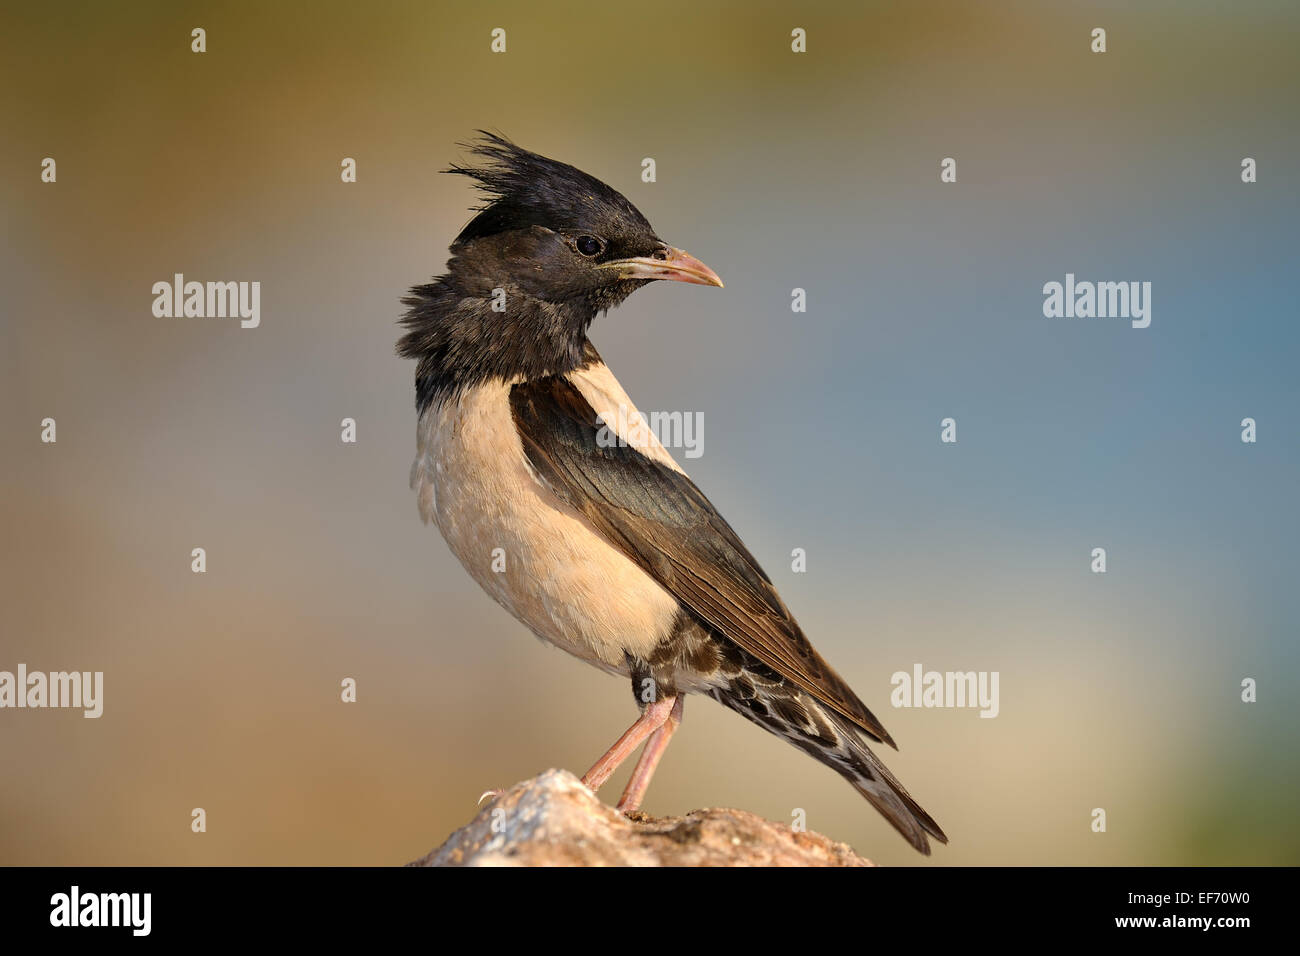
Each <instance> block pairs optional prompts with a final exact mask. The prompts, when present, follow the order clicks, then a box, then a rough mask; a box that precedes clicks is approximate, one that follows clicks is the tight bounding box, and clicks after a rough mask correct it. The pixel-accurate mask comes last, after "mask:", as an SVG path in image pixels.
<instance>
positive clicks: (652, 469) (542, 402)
mask: <svg viewBox="0 0 1300 956" xmlns="http://www.w3.org/2000/svg"><path fill="white" fill-rule="evenodd" d="M510 406H511V411H512V414H513V416H514V422H515V426H516V428H517V429H518V431H519V436H520V440H521V441H522V443H523V448H524V453H525V454H526V455H527V456H528V460H529V462H530V463H531V464H532V466H533V468H534V469H536V471H537V473H538V474H539V475H540V476H541V477H542V479H543V480H544V481H545V482H546V483H547V484H548V485H549V486H550V488H551V489H552V490H553V491H554V492H555V494H557V495H558V496H559V497H560V498H561V499H562V500H564V501H565V502H567V503H568V504H570V505H571V506H572V507H573V508H575V509H576V510H577V511H578V512H580V513H581V514H582V515H584V516H585V517H586V518H587V519H588V520H589V521H591V523H592V524H593V525H595V527H596V529H597V530H598V531H599V532H600V533H601V534H602V535H604V536H605V537H606V538H607V539H608V540H609V541H610V542H611V543H612V544H613V545H615V546H616V547H617V548H618V549H619V550H620V551H622V552H623V553H624V554H626V555H627V556H628V557H629V558H630V559H631V560H633V561H634V562H636V563H637V564H638V565H639V566H640V567H642V568H643V569H644V570H645V571H646V572H647V573H648V574H650V575H651V576H652V577H653V578H654V579H655V580H656V581H658V582H659V583H660V584H661V585H662V586H663V587H664V588H665V589H666V590H667V591H668V592H669V593H670V594H672V595H673V596H674V597H676V598H677V600H678V601H680V602H681V603H682V604H683V605H684V606H685V607H686V608H687V609H688V610H689V611H690V612H692V613H693V614H694V615H695V616H696V617H698V618H699V619H700V620H701V621H703V622H704V623H705V624H707V625H708V626H709V627H711V628H713V629H714V630H715V631H717V632H718V633H720V634H721V635H722V636H723V637H725V638H726V639H727V640H730V641H732V642H733V643H735V644H736V645H738V646H739V647H741V648H742V649H744V650H745V651H747V652H748V653H750V654H752V655H753V656H754V657H756V658H758V659H759V660H760V661H762V662H763V663H764V664H766V665H767V666H768V667H770V668H772V669H773V670H775V671H776V672H777V673H779V674H780V675H781V676H783V677H785V678H786V679H788V680H790V681H792V682H794V683H795V684H797V685H798V686H800V687H802V688H803V689H804V690H806V691H807V692H808V693H810V694H812V695H813V696H814V697H816V698H817V699H818V700H820V701H821V702H822V703H824V704H826V705H827V706H828V707H831V708H832V709H834V710H836V711H838V712H839V713H840V714H842V715H843V716H845V717H847V718H848V719H849V720H851V721H853V723H854V724H856V725H857V726H858V727H860V728H861V729H862V731H863V732H865V733H866V734H868V735H869V736H870V737H872V738H873V739H875V740H879V741H882V742H884V743H887V744H889V745H890V746H891V747H892V746H894V742H893V740H891V739H890V737H889V734H888V733H887V732H886V731H885V728H884V727H882V726H881V724H880V721H878V720H877V719H876V718H875V717H874V716H873V715H872V713H871V711H869V710H868V709H867V708H866V705H865V704H863V703H862V701H861V700H859V699H858V697H857V695H856V694H854V693H853V691H852V690H851V689H850V688H849V686H848V685H847V684H846V683H845V682H844V680H843V679H842V678H841V677H840V676H839V675H838V674H836V673H835V671H834V670H832V669H831V667H830V665H829V664H827V663H826V662H825V661H824V660H822V658H821V655H820V654H818V653H817V651H816V650H814V649H813V646H812V645H811V644H809V643H808V639H807V638H806V637H804V635H803V632H802V631H801V630H800V629H799V625H798V624H796V623H795V620H794V618H793V617H791V615H790V612H789V611H788V610H787V609H786V606H785V604H784V603H783V602H782V601H781V598H780V597H779V596H778V595H777V593H776V588H775V587H773V586H772V582H771V580H770V579H769V578H768V576H767V575H766V574H764V573H763V569H762V568H760V567H759V566H758V562H757V561H755V560H754V556H753V555H751V554H750V553H749V551H748V550H747V549H746V548H745V546H744V544H742V543H741V541H740V538H739V537H737V535H736V532H734V531H733V530H732V529H731V526H730V525H729V524H727V522H726V521H725V520H724V519H723V517H722V515H720V514H718V511H717V509H716V508H714V507H713V505H712V504H711V503H710V502H709V499H708V498H706V497H704V494H703V493H702V492H701V491H700V490H699V489H698V488H697V487H695V484H694V483H693V482H692V481H691V480H690V479H689V478H688V477H686V476H685V475H684V474H682V473H681V472H679V471H676V470H675V469H673V468H670V467H668V466H667V465H664V464H660V463H659V462H657V461H654V460H652V459H651V458H648V457H646V456H645V455H643V454H642V453H641V452H639V451H638V450H637V449H636V448H634V447H631V446H630V445H617V444H614V445H609V446H608V447H606V445H607V444H608V443H598V442H597V435H598V433H599V431H600V428H601V423H600V421H599V420H598V419H597V417H596V412H595V410H594V409H593V408H592V406H591V404H590V403H589V402H588V401H587V399H586V398H585V397H584V396H583V394H582V393H581V392H580V391H579V390H578V389H577V387H576V386H574V385H573V384H572V383H571V382H570V381H569V380H568V379H567V378H565V377H563V376H553V377H549V378H545V379H540V380H536V381H533V382H527V383H523V384H520V385H516V386H514V388H513V389H512V390H511V393H510Z"/></svg>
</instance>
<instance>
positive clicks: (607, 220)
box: [398, 132, 722, 408]
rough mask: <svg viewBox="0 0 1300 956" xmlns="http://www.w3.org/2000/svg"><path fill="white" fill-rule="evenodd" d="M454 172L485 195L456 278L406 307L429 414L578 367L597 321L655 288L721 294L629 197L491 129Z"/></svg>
mask: <svg viewBox="0 0 1300 956" xmlns="http://www.w3.org/2000/svg"><path fill="white" fill-rule="evenodd" d="M482 137H483V138H482V139H481V140H479V141H477V142H475V143H473V144H471V145H469V146H468V147H467V148H468V149H469V150H470V151H471V152H472V153H473V155H474V156H475V157H476V158H477V160H478V161H477V162H475V163H473V164H470V165H457V166H452V167H451V168H450V169H448V170H446V172H449V173H455V174H458V175H462V176H468V177H469V178H471V179H473V180H474V182H475V184H476V185H477V186H478V188H479V189H480V190H481V191H482V193H483V194H484V197H485V202H484V203H483V204H482V205H481V206H479V207H478V209H477V210H476V215H475V216H474V218H473V219H471V220H470V222H469V224H468V225H466V226H465V228H464V229H462V230H461V232H460V235H458V236H457V237H456V239H455V241H454V242H452V244H451V259H450V260H449V261H448V263H447V274H446V275H444V276H441V277H439V278H438V279H436V280H435V281H434V282H432V283H430V284H427V285H422V286H416V287H415V288H413V289H412V290H411V294H410V295H409V296H408V297H407V298H405V299H403V303H404V304H405V305H407V306H409V311H408V312H407V314H406V316H405V317H404V318H403V320H402V321H403V324H404V325H406V327H407V329H408V331H407V334H406V335H404V336H403V337H402V340H401V342H400V343H399V345H398V352H399V354H401V355H403V356H405V357H407V358H417V359H419V360H420V367H419V368H418V369H417V372H416V377H417V386H418V389H417V392H418V395H419V398H418V402H419V404H420V406H421V407H422V408H423V407H425V406H426V405H427V404H428V402H429V401H431V400H433V399H434V398H439V397H445V396H446V395H449V394H455V393H457V392H459V391H460V390H463V389H464V388H465V387H467V386H469V385H472V384H475V383H477V382H481V381H485V380H488V379H491V378H504V379H513V378H520V377H522V378H524V379H531V378H535V377H538V376H540V375H546V374H558V373H561V372H564V371H568V370H569V369H572V368H576V367H577V366H578V365H579V364H580V363H581V362H582V361H584V355H585V354H586V353H587V352H588V351H589V349H590V345H589V343H588V342H587V340H586V333H587V328H588V326H589V325H590V324H591V321H592V319H594V318H595V316H596V315H597V314H598V313H599V312H601V311H604V310H608V309H610V308H613V307H614V306H616V305H618V304H619V303H620V302H622V301H623V300H624V299H626V298H627V297H628V296H629V295H630V294H631V293H632V292H634V291H635V290H636V289H637V288H639V287H641V286H643V285H645V284H646V283H648V282H651V281H653V280H655V279H666V280H670V281H674V282H689V283H693V284H696V285H712V286H721V285H722V280H721V279H719V278H718V276H717V274H716V273H715V272H714V271H713V270H712V269H710V268H709V267H708V266H706V265H705V264H704V263H702V262H700V261H699V260H698V259H696V258H694V257H693V256H690V255H688V254H687V253H685V252H683V251H682V250H681V249H677V248H674V247H673V246H670V245H668V244H667V243H666V242H664V241H663V240H662V239H660V238H659V237H658V236H656V235H655V231H654V229H653V228H652V227H651V226H650V223H649V222H647V221H646V218H645V216H643V215H641V213H640V211H639V210H638V209H637V208H636V207H635V206H633V205H632V203H630V202H629V201H628V200H627V198H626V197H625V196H623V195H622V194H620V193H619V192H617V191H616V190H614V189H612V188H610V187H609V186H607V185H605V184H604V183H602V182H601V181H600V180H598V179H596V178H594V177H592V176H589V175H587V174H586V173H584V172H582V171H581V170H578V169H575V168H574V167H572V166H569V165H568V164H566V163H561V162H557V161H556V160H553V159H547V158H546V157H544V156H539V155H537V154H536V153H533V152H529V151H528V150H526V149H523V148H521V147H519V146H516V145H515V144H514V143H512V142H510V141H509V140H507V139H504V138H502V137H500V136H496V135H493V134H491V133H486V132H484V133H483V134H482Z"/></svg>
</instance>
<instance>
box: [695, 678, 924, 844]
mask: <svg viewBox="0 0 1300 956" xmlns="http://www.w3.org/2000/svg"><path fill="white" fill-rule="evenodd" d="M711 696H712V697H713V698H714V699H715V700H717V701H718V702H719V703H721V704H723V705H725V706H726V707H729V708H731V709H732V710H734V711H736V712H737V713H739V714H741V715H743V716H744V717H746V718H748V719H749V720H751V721H753V722H754V723H756V724H758V725H759V726H760V727H763V728H764V729H765V730H768V731H770V732H771V733H773V734H776V735H777V736H778V737H782V738H784V739H786V740H788V741H789V742H790V743H792V744H794V745H795V746H796V747H798V748H799V749H800V750H803V751H804V752H805V753H808V754H810V755H811V756H813V757H814V758H816V759H817V760H819V761H820V762H822V763H824V764H826V765H827V766H829V767H831V768H832V769H834V770H835V771H836V772H837V773H839V774H840V775H841V776H842V777H844V778H845V779H846V780H848V781H849V783H850V784H852V785H853V788H854V789H855V790H857V791H858V793H860V794H862V796H864V797H866V799H867V802H869V803H870V804H871V805H872V806H873V807H875V808H876V809H877V810H878V811H880V814H881V815H882V816H883V817H884V818H885V819H886V820H888V821H889V822H890V823H891V824H892V825H893V827H894V829H896V830H897V831H898V832H899V833H901V834H902V835H903V837H904V838H905V839H906V840H907V842H908V843H910V844H912V846H913V847H915V848H916V849H917V850H919V851H920V852H921V853H924V854H926V855H927V856H928V855H929V853H930V841H929V839H928V837H933V838H934V839H936V840H938V841H939V842H940V843H947V842H948V837H947V836H946V835H945V834H944V832H943V830H942V829H940V827H939V824H937V823H936V822H935V821H934V818H933V817H931V816H930V814H928V813H926V812H925V810H923V809H922V808H921V805H920V804H918V803H917V802H916V801H915V800H914V799H913V798H912V796H911V794H909V793H908V792H907V790H906V789H905V788H904V787H903V785H902V784H901V783H899V782H898V779H897V778H896V777H895V776H894V775H893V774H892V773H890V772H889V771H888V770H887V769H886V768H885V765H884V764H882V763H881V762H880V760H879V758H878V757H876V755H875V754H874V753H872V752H871V750H870V749H869V748H868V747H867V745H866V743H865V742H863V740H862V737H861V736H860V734H859V732H858V731H857V729H856V728H855V727H854V726H853V724H852V722H851V721H849V720H847V719H846V718H844V717H841V716H840V715H839V714H837V713H835V712H834V711H832V710H830V709H829V708H828V707H826V706H825V705H823V704H822V703H821V702H820V701H818V700H816V699H815V698H813V697H812V696H811V695H810V694H808V693H807V692H806V691H804V690H802V689H801V688H798V687H795V686H793V685H792V684H790V683H789V682H788V681H785V680H783V679H781V680H776V681H767V680H764V679H763V678H762V677H759V676H758V675H755V674H753V673H752V672H750V673H747V674H745V675H742V676H741V677H740V678H738V679H732V680H731V681H729V686H727V687H725V688H719V689H716V690H714V691H712V692H711ZM927 835H928V836H927Z"/></svg>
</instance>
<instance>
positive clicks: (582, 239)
mask: <svg viewBox="0 0 1300 956" xmlns="http://www.w3.org/2000/svg"><path fill="white" fill-rule="evenodd" d="M576 245H577V247H578V251H579V252H580V253H582V254H583V255H584V256H587V257H588V258H591V257H593V256H598V255H600V250H601V249H604V248H605V244H604V243H603V242H601V241H600V240H599V239H597V238H596V237H595V236H579V237H578V241H577V243H576Z"/></svg>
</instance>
